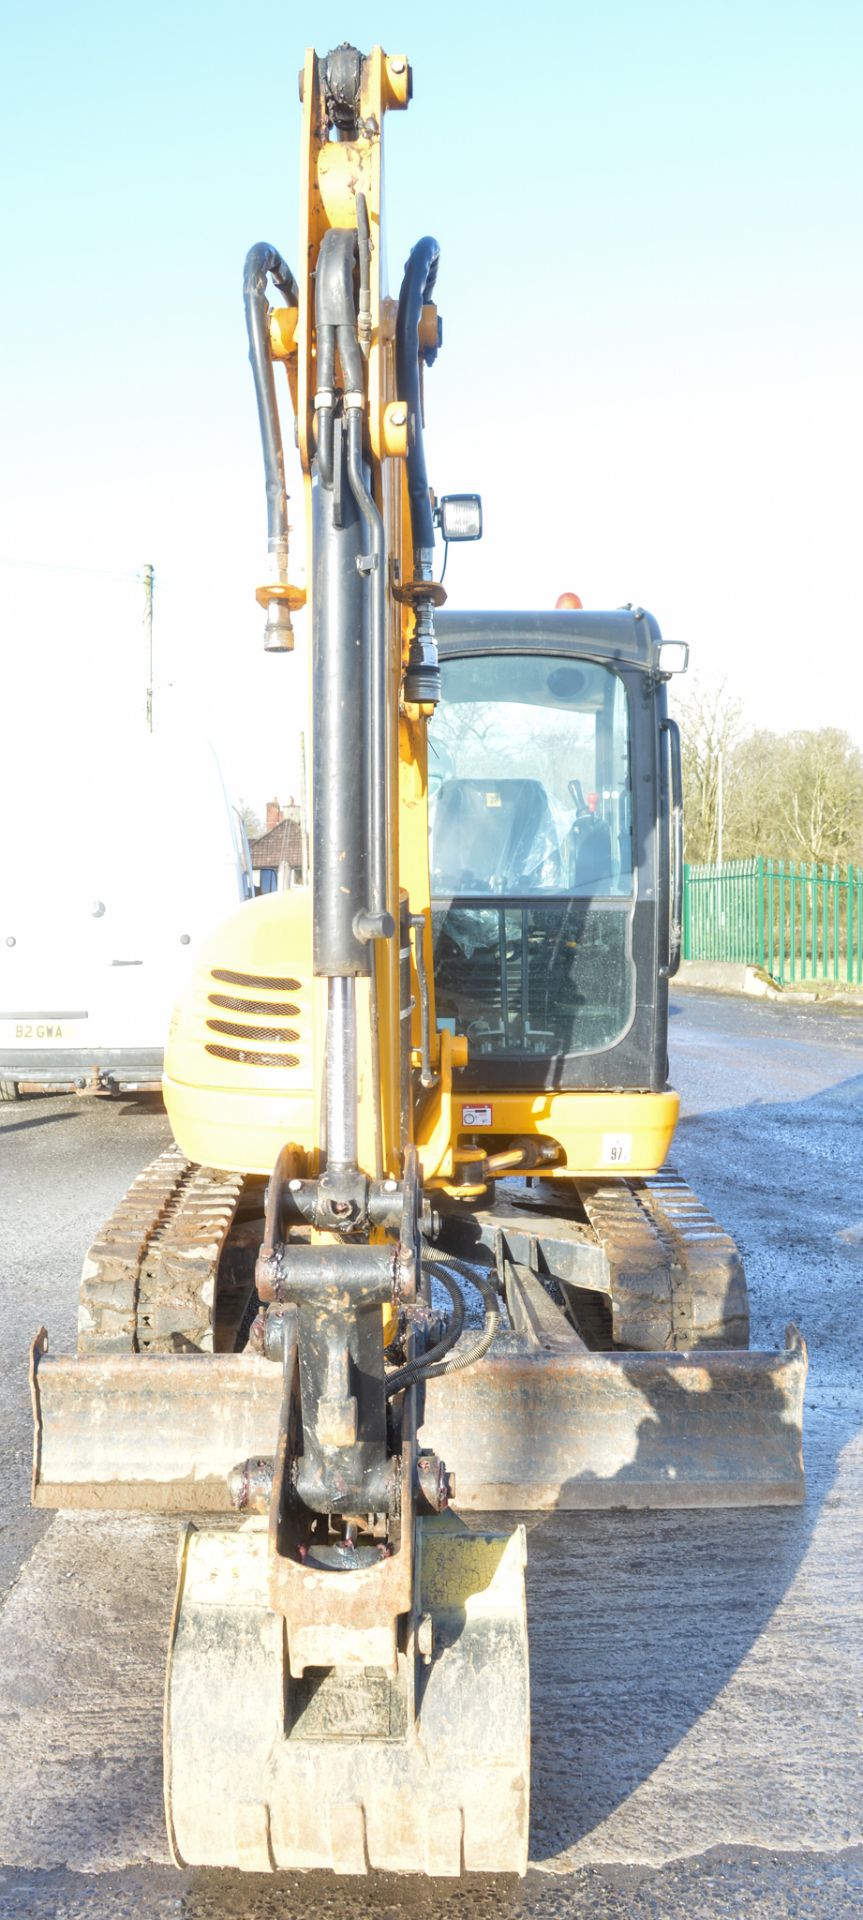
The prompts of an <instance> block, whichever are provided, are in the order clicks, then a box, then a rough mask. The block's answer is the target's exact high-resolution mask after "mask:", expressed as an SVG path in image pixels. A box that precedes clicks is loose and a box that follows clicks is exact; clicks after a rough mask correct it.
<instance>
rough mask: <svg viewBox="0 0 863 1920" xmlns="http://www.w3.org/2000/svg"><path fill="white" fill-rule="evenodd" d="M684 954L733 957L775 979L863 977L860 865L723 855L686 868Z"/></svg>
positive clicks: (688, 957) (862, 876) (691, 957)
mask: <svg viewBox="0 0 863 1920" xmlns="http://www.w3.org/2000/svg"><path fill="white" fill-rule="evenodd" d="M683 875H684V879H683V957H684V960H736V961H742V962H743V963H744V964H745V965H747V966H753V967H763V968H764V969H765V971H766V972H767V973H769V974H771V975H772V976H773V978H774V979H775V980H779V981H781V982H783V983H793V982H794V981H795V980H842V981H845V982H850V983H852V984H854V985H859V984H860V982H861V981H863V868H861V867H844V868H843V867H827V866H822V865H820V864H816V863H815V862H814V861H813V862H812V864H811V865H809V864H807V863H806V861H795V860H768V859H765V858H764V857H763V856H762V855H760V854H759V856H758V858H757V859H755V860H726V861H725V862H724V863H723V864H722V866H709V867H707V866H704V867H695V866H685V867H684V870H683Z"/></svg>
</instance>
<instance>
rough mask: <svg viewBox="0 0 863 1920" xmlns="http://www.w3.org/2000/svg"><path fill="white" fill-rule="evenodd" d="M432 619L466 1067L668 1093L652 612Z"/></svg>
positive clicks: (665, 893) (449, 972) (667, 856)
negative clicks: (438, 662)
mask: <svg viewBox="0 0 863 1920" xmlns="http://www.w3.org/2000/svg"><path fill="white" fill-rule="evenodd" d="M437 631H438V640H439V650H440V660H441V700H440V704H439V705H438V707H437V709H436V711H435V714H434V718H433V720H432V722H431V725H430V729H429V769H430V779H429V790H430V803H429V815H430V830H429V865H430V880H431V913H432V928H433V944H434V975H435V996H436V1015H437V1025H438V1028H439V1029H443V1028H445V1027H446V1028H448V1029H449V1030H450V1031H451V1032H452V1033H454V1034H464V1035H465V1036H466V1039H467V1041H468V1059H467V1064H466V1066H465V1067H464V1069H463V1071H462V1074H461V1077H460V1084H461V1085H462V1086H463V1087H464V1088H465V1089H466V1090H467V1091H475V1090H476V1089H477V1088H479V1087H480V1085H481V1086H482V1088H483V1090H484V1091H487V1090H490V1089H494V1088H495V1087H497V1088H504V1087H507V1088H523V1089H524V1090H526V1091H527V1090H533V1089H538V1088H543V1087H549V1086H554V1087H555V1088H557V1089H567V1088H571V1089H579V1088H582V1089H583V1088H589V1087H594V1088H595V1087H607V1088H611V1087H626V1088H630V1089H636V1088H637V1089H641V1090H644V1091H648V1092H654V1093H660V1092H662V1091H663V1090H664V1088H665V1085H666V1033H667V1017H668V1014H667V1004H668V985H667V983H668V979H669V976H670V974H671V973H672V972H673V971H674V969H675V967H676V965H677V961H678V959H679V951H680V945H679V933H678V931H677V930H678V929H679V925H680V888H681V885H682V867H681V862H680V857H679V847H677V848H676V843H675V836H674V834H673V832H672V822H674V821H675V820H676V814H677V809H678V808H679V804H680V798H679V796H680V766H679V742H678V737H677V730H676V728H675V727H674V726H673V723H671V722H670V721H669V720H668V718H667V713H666V699H665V677H662V676H661V675H660V674H659V672H658V667H657V661H658V650H659V645H660V639H659V632H658V629H657V627H656V624H655V622H654V621H653V620H652V619H651V618H650V617H649V616H648V615H647V614H643V613H640V612H639V613H637V614H636V613H633V612H632V611H630V610H628V609H627V610H625V611H622V612H620V613H612V614H608V613H599V614H595V613H583V612H578V613H563V612H553V613H552V612H550V613H548V614H536V613H534V614H528V615H521V616H515V615H511V614H468V615H458V614H449V613H443V614H440V615H439V616H438V623H437ZM435 776H437V777H435Z"/></svg>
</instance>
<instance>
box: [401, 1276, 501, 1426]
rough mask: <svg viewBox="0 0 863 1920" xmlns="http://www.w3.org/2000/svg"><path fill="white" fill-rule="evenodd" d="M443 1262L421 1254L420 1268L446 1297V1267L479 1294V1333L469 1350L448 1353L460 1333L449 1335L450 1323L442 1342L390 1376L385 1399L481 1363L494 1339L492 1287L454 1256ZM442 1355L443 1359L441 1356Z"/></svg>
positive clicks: (495, 1323)
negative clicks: (440, 1286)
mask: <svg viewBox="0 0 863 1920" xmlns="http://www.w3.org/2000/svg"><path fill="white" fill-rule="evenodd" d="M445 1260H446V1265H444V1261H443V1260H442V1259H441V1258H440V1257H439V1256H437V1255H435V1254H432V1253H431V1252H430V1251H428V1250H424V1251H423V1255H422V1264H423V1269H424V1270H430V1271H431V1273H432V1275H433V1277H434V1278H435V1279H436V1280H440V1281H441V1282H442V1284H443V1285H444V1286H445V1287H446V1288H447V1291H448V1292H449V1293H450V1297H452V1287H453V1284H454V1283H453V1282H452V1276H451V1274H450V1273H448V1272H447V1269H448V1268H454V1269H455V1271H456V1273H458V1274H459V1275H461V1276H462V1277H463V1278H464V1279H465V1280H467V1281H468V1282H469V1284H470V1285H471V1286H472V1287H475V1288H476V1290H477V1293H479V1294H481V1295H482V1299H483V1303H484V1306H485V1317H484V1320H483V1328H482V1332H481V1334H480V1336H479V1339H478V1340H475V1341H474V1343H473V1345H472V1346H471V1347H467V1348H465V1349H464V1350H463V1351H462V1352H460V1353H451V1352H449V1348H451V1347H453V1346H454V1345H455V1342H456V1340H457V1339H458V1332H459V1331H460V1327H459V1329H458V1331H457V1332H456V1333H455V1334H453V1333H452V1323H451V1324H450V1326H449V1327H448V1328H447V1331H446V1334H445V1335H444V1339H443V1340H442V1341H440V1342H439V1344H438V1346H436V1347H432V1348H431V1350H430V1352H428V1353H420V1354H417V1357H416V1359H415V1360H409V1361H408V1363H407V1366H404V1367H399V1369H398V1372H397V1373H392V1374H390V1377H389V1379H388V1380H387V1383H386V1393H387V1398H389V1397H390V1395H391V1394H393V1393H399V1392H400V1391H401V1389H402V1387H410V1386H413V1385H415V1384H416V1383H417V1382H418V1381H420V1380H434V1379H437V1378H438V1377H439V1376H440V1375H441V1374H443V1373H464V1371H465V1369H466V1368H467V1367H472V1366H474V1364H475V1362H476V1361H477V1360H481V1359H482V1357H483V1354H485V1353H487V1352H488V1350H489V1347H490V1346H491V1343H492V1341H493V1339H494V1336H495V1334H496V1333H497V1329H498V1325H499V1323H500V1306H499V1303H498V1297H497V1293H496V1291H495V1288H494V1287H492V1286H491V1285H490V1284H489V1282H488V1281H487V1280H484V1279H481V1278H480V1277H479V1275H478V1274H476V1273H474V1272H472V1270H471V1268H470V1267H468V1266H466V1265H465V1263H464V1261H463V1260H457V1259H456V1257H455V1255H454V1254H452V1253H448V1254H447V1255H446V1256H445ZM463 1313H464V1301H463V1300H462V1315H463ZM450 1336H452V1337H450ZM444 1355H445V1356H446V1357H444Z"/></svg>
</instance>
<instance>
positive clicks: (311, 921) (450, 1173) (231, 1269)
mask: <svg viewBox="0 0 863 1920" xmlns="http://www.w3.org/2000/svg"><path fill="white" fill-rule="evenodd" d="M300 91H301V100H302V152H301V181H302V185H301V194H300V220H301V230H300V240H299V252H298V268H299V272H298V275H297V276H296V277H295V276H294V274H293V272H292V271H291V269H290V268H289V266H288V265H287V264H286V263H285V261H284V260H283V259H282V257H281V255H280V254H279V253H278V252H277V251H275V249H274V248H272V247H270V246H265V245H260V246H255V247H253V248H252V250H251V252H250V253H249V255H248V258H247V260H246V267H245V282H244V293H245V309H246V317H247V323H248V333H249V346H250V358H251V364H252V370H253V374H254V383H255V391H256V397H257V408H258V415H259V421H260V428H261V435H262V441H263V452H264V466H265V474H266V491H267V507H268V529H269V532H268V556H269V563H268V574H267V579H266V582H265V584H264V585H263V586H261V587H260V588H259V589H258V593H257V598H258V601H259V602H260V604H261V606H262V608H263V609H264V611H265V617H266V626H265V645H266V647H267V648H268V649H270V650H271V651H273V652H274V653H284V652H289V651H290V650H291V648H292V645H293V628H292V615H293V614H294V612H295V611H296V610H297V609H298V608H299V607H301V606H302V605H303V604H304V602H305V599H306V592H305V590H304V589H303V588H301V587H299V586H295V585H294V584H293V583H292V581H291V572H290V556H289V542H288V507H287V498H286V489H285V471H284V461H283V453H282V440H281V432H280V424H279V409H278V404H277V395H276V385H275V381H276V372H277V369H278V367H279V364H281V365H283V366H284V368H285V371H286V373H287V386H288V389H289V392H290V397H291V402H292V407H293V413H294V416H295V420H296V435H297V444H298V448H299V454H300V460H301V463H302V469H303V474H304V494H305V510H306V518H307V554H308V564H307V577H308V582H309V585H308V590H307V591H308V604H309V612H310V630H311V647H310V653H311V713H312V739H313V759H312V782H311V784H312V801H313V806H312V878H311V886H310V888H309V889H306V888H298V889H296V890H294V891H286V892H282V893H277V894H273V895H268V896H265V897H262V898H260V899H258V900H256V901H254V902H251V903H248V904H246V905H244V906H242V907H241V908H239V910H238V911H237V912H236V913H235V914H234V915H233V917H232V918H230V919H229V920H227V921H226V922H225V923H224V924H223V925H222V926H221V927H220V928H219V929H218V930H217V931H216V932H215V933H214V934H213V936H212V938H211V939H210V940H209V941H208V943H207V944H206V945H205V947H204V949H203V950H202V951H201V953H200V954H199V955H198V959H197V965H196V968H195V971H194V974H193V978H192V981H191V985H190V986H189V988H188V990H187V991H186V993H185V995H184V998H183V999H182V1000H181V1002H180V1004H179V1006H178V1007H177V1010H176V1013H175V1016H174V1021H173V1024H172V1028H171V1033H170V1037H169V1041H168V1046H167V1052H166V1060H165V1080H164V1090H165V1100H166V1104H167V1108H168V1112H169V1115H170V1119H171V1124H172V1129H173V1133H174V1137H175V1141H176V1145H175V1146H173V1147H171V1148H169V1149H168V1150H167V1151H166V1152H165V1153H163V1154H162V1155H161V1156H160V1157H159V1158H158V1159H157V1160H156V1161H155V1162H154V1163H153V1165H152V1166H150V1167H148V1168H147V1169H146V1170H145V1171H144V1172H143V1173H141V1174H140V1175H139V1176H138V1178H137V1179H136V1180H135V1181H134V1183H133V1185H132V1187H131V1189H130V1191H129V1192H128V1194H127V1195H126V1196H125V1199H124V1200H123V1201H122V1202H121V1203H120V1205H119V1207H118V1208H117V1209H116V1212H115V1213H114V1215H113V1216H112V1217H111V1219H110V1220H109V1221H108V1222H107V1223H106V1225H105V1227H104V1228H103V1230H102V1232H101V1233H100V1235H99V1236H98V1238H97V1239H96V1241H95V1242H94V1243H93V1245H92V1246H91V1248H90V1250H89V1252H88V1254H87V1257H86V1260H85V1263H84V1271H83V1277H82V1286H81V1305H80V1323H79V1324H80V1331H79V1342H78V1353H77V1355H76V1356H75V1357H68V1358H67V1357H63V1356H56V1357H55V1356H54V1355H53V1354H49V1353H48V1351H47V1335H46V1334H45V1332H44V1329H42V1330H41V1331H40V1333H39V1334H38V1335H37V1338H36V1341H35V1343H34V1348H33V1356H32V1383H33V1402H34V1416H35V1429H36V1433H35V1465H34V1492H33V1497H34V1500H35V1502H36V1504H37V1505H39V1506H48V1507H50V1506H66V1507H79V1508H87V1507H89V1508H97V1509H104V1508H127V1509H139V1510H143V1511H146V1512H152V1513H160V1512H161V1513H166V1512H173V1513H176V1514H177V1515H179V1516H183V1518H184V1520H185V1521H186V1525H185V1532H184V1534H183V1540H182V1545H181V1550H180V1562H179V1582H178V1588H177V1597H176V1604H175V1609H174V1618H173V1624H172V1629H171V1644H170V1653H169V1662H168V1674H167V1683H166V1705H165V1805H166V1813H167V1823H168V1829H169V1834H170V1840H171V1846H172V1849H173V1853H174V1857H175V1858H176V1860H177V1862H178V1863H180V1864H183V1863H188V1864H209V1865H214V1866H223V1867H234V1868H245V1869H249V1870H254V1871H265V1872H266V1871H275V1870H281V1869H304V1868H320V1867H323V1868H331V1869H333V1870H334V1871H335V1872H337V1873H346V1874H359V1873H363V1872H366V1871H367V1870H368V1869H369V1868H386V1869H391V1870H395V1871H402V1872H408V1873H421V1874H422V1873H424V1874H430V1875H459V1874H461V1873H463V1872H470V1871H495V1872H513V1873H521V1872H523V1871H524V1869H525V1866H526V1862H527V1849H528V1811H529V1773H530V1765H529V1693H528V1647H527V1629H526V1614H525V1589H524V1565H525V1534H524V1529H523V1526H521V1525H519V1524H515V1525H514V1526H513V1524H512V1522H510V1521H502V1518H501V1517H502V1516H507V1515H510V1514H518V1513H520V1512H521V1513H523V1512H530V1511H534V1512H536V1511H542V1510H550V1509H554V1508H560V1509H562V1510H567V1509H570V1510H578V1509H584V1508H602V1507H651V1506H655V1507H666V1506H704V1505H711V1504H717V1505H722V1504H726V1505H729V1504H731V1505H733V1504H744V1505H745V1504H750V1505H754V1504H758V1503H767V1504H770V1503H778V1502H783V1501H795V1500H800V1499H802V1497H803V1468H802V1457H801V1426H802V1402H803V1386H804V1379H805V1371H806V1358H805V1351H804V1348H803V1343H802V1341H801V1340H800V1338H799V1335H798V1334H797V1333H796V1331H795V1330H794V1329H793V1328H790V1329H789V1331H788V1334H787V1336H786V1347H785V1350H784V1351H783V1352H781V1353H780V1352H777V1353H751V1352H749V1351H748V1335H749V1328H748V1308H747V1294H746V1283H745V1279H744V1274H743V1268H742V1265H741V1261H740V1257H739V1254H738V1252H737V1249H736V1247H735V1246H734V1244H733V1242H732V1241H731V1240H730V1239H729V1237H728V1235H727V1234H725V1233H724V1232H723V1231H722V1230H721V1229H720V1228H719V1227H718V1226H717V1224H716V1223H715V1222H714V1221H713V1220H712V1219H711V1217H710V1215H709V1214H708V1212H707V1210H706V1209H705V1208H704V1207H703V1206H702V1205H701V1204H700V1203H699V1201H698V1200H697V1199H696V1197H695V1195H694V1194H693V1193H692V1192H691V1190H690V1189H689V1187H688V1186H687V1185H686V1183H685V1181H683V1180H682V1179H680V1178H679V1177H678V1176H677V1175H676V1174H675V1173H674V1172H673V1171H671V1170H669V1169H668V1167H667V1166H666V1164H665V1163H666V1156H667V1153H668V1149H669V1147H670V1144H671V1140H672V1135H673V1133H674V1128H675V1122H676V1120H677V1115H678V1099H677V1096H676V1094H675V1093H673V1092H672V1091H670V1090H669V1087H668V1084H667V1071H668V1067H667V1057H666V1038H667V1021H668V981H669V978H670V977H671V976H672V975H673V973H674V971H675V968H676V966H677V963H678V959H679V954H680V910H681V885H682V827H681V777H680V751H679V741H678V736H677V730H676V728H675V726H674V723H673V721H672V720H671V719H670V718H669V717H668V713H667V701H666V695H667V683H668V674H669V671H670V669H671V666H672V665H673V662H672V661H671V660H670V658H669V650H668V643H663V641H662V639H661V636H660V633H659V630H658V628H657V626H656V624H655V622H654V621H653V619H652V618H651V617H650V616H649V615H648V614H647V613H645V612H643V611H642V610H641V609H639V608H635V607H627V608H625V609H623V610H621V611H617V612H609V613H592V612H586V611H584V610H583V609H581V608H580V607H579V606H578V605H575V606H570V607H563V608H559V609H555V610H553V611H549V612H547V613H546V612H529V613H514V612H506V613H503V614H500V613H470V614H468V615H460V614H458V613H453V612H447V611H443V610H442V609H443V603H444V601H445V598H446V596H445V593H444V590H443V588H442V586H441V584H440V582H439V581H437V580H436V579H435V577H434V576H435V544H436V531H437V530H440V532H441V533H442V535H443V538H444V540H445V541H449V540H457V539H460V538H462V539H464V538H472V537H475V536H476V535H478V533H479V531H480V522H481V509H480V503H479V501H478V499H477V497H476V496H472V495H450V496H445V497H443V498H442V499H441V500H440V501H436V500H435V498H434V496H433V495H432V493H431V492H430V489H429V483H428V478H427V474H426V464H425V456H424V446H423V403H424V395H423V387H424V384H425V376H426V375H427V374H428V371H429V370H430V369H431V367H432V365H433V363H434V361H435V360H436V358H437V355H438V353H439V350H440V346H441V323H440V319H439V316H438V311H437V307H436V304H435V300H434V293H435V288H436V278H437V272H438V245H437V242H436V241H434V240H432V239H430V238H424V239H421V240H419V241H418V242H417V244H416V245H415V246H414V247H413V249H412V251H411V253H410V257H409V259H408V261H407V265H406V267H405V271H404V277H403V280H402V283H401V290H400V293H399V296H398V299H397V300H394V299H391V298H389V297H388V295H387V291H386V282H385V264H384V233H383V193H382V143H383V130H384V124H385V119H386V115H387V114H388V113H391V112H395V111H399V110H401V109H404V108H406V107H407V105H408V103H409V100H410V95H411V73H410V68H409V65H408V62H407V60H406V59H405V58H404V57H402V56H387V55H386V54H385V53H383V52H382V50H381V49H380V48H375V49H374V51H373V52H371V53H370V54H369V55H367V56H363V55H362V54H361V53H360V52H359V51H357V49H355V48H353V47H350V46H347V45H345V46H342V47H339V48H338V49H336V50H334V51H333V52H331V53H329V54H328V55H326V57H323V58H321V57H318V56H317V55H316V54H315V53H314V52H309V53H308V54H307V57H306V61H305V66H304V69H303V73H302V77H301V89H300ZM272 290H274V293H273V292H272ZM574 1791H577V1785H576V1786H575V1787H574Z"/></svg>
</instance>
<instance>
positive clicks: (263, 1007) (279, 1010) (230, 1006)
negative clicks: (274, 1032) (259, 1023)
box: [208, 983, 300, 1020]
mask: <svg viewBox="0 0 863 1920" xmlns="http://www.w3.org/2000/svg"><path fill="white" fill-rule="evenodd" d="M295 984H296V983H295ZM208 998H209V1003H210V1006H211V1007H223V1008H224V1009H225V1012H226V1013H274V1014H275V1016H276V1019H277V1020H280V1019H282V1018H284V1017H285V1016H287V1018H288V1019H294V1018H296V1015H297V1014H298V1013H299V1011H300V1009H299V1007H294V1006H292V1005H291V1003H290V1001H289V1000H288V1001H286V1002H282V1004H281V1005H280V1004H279V1002H278V1000H240V999H238V998H237V997H236V996H235V995H232V994H230V993H211V994H209V995H208Z"/></svg>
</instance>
